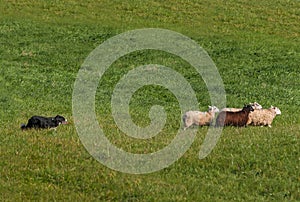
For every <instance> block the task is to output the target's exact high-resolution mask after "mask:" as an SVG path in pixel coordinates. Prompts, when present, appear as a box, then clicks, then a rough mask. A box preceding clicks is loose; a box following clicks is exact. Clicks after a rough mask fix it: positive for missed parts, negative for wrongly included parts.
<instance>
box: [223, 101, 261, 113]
mask: <svg viewBox="0 0 300 202" xmlns="http://www.w3.org/2000/svg"><path fill="white" fill-rule="evenodd" d="M249 105H251V106H252V108H253V109H254V110H255V109H262V106H261V105H260V104H258V103H257V102H253V103H249ZM241 110H242V108H223V109H222V110H221V111H222V112H223V111H226V112H238V111H241Z"/></svg>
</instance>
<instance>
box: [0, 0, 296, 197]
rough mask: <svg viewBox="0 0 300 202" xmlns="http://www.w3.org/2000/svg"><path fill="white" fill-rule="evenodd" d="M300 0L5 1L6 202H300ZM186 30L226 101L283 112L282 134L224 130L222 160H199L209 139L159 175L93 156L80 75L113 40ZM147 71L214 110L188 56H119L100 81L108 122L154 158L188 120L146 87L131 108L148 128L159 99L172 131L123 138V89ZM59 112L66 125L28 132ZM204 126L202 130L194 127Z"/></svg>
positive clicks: (1, 80) (102, 116) (170, 100)
mask: <svg viewBox="0 0 300 202" xmlns="http://www.w3.org/2000/svg"><path fill="white" fill-rule="evenodd" d="M299 6H300V3H299V1H281V0H280V1H272V2H271V1H265V0H264V1H254V2H253V1H243V0H241V1H226V2H223V1H218V0H216V1H200V2H198V1H181V0H178V1H163V2H160V1H148V2H144V1H64V2H59V1H47V2H45V1H37V2H36V1H34V2H33V1H29V0H23V1H5V2H1V4H0V9H1V12H0V13H1V14H0V43H1V48H0V55H1V60H0V67H1V68H0V92H1V96H0V108H1V110H0V117H1V119H0V125H1V126H0V127H1V128H0V130H1V131H0V133H1V135H0V137H1V161H0V165H1V178H0V191H1V197H2V198H1V199H2V200H4V201H20V200H101V201H102V200H105V201H223V200H230V201H232V200H237V201H269V200H275V201H299V200H300V194H299V193H300V186H299V184H300V175H299V162H300V159H299V157H300V155H299V138H300V133H299V131H300V115H299V113H298V110H299V107H300V89H299V86H300V81H299V75H300V68H299V64H300V55H299V53H300V50H299V44H300V41H299V34H300V30H299V20H300V19H299V18H300V16H299V14H300V13H299V9H298V8H299ZM146 27H159V28H166V29H171V30H174V31H178V32H181V33H183V34H185V35H187V36H189V37H191V38H192V39H193V40H195V41H196V42H197V43H199V45H201V46H202V47H203V48H204V49H205V50H206V51H207V52H208V53H209V55H210V56H211V58H212V59H213V60H214V62H215V63H216V66H217V67H218V69H219V72H220V74H221V76H222V79H223V81H224V85H225V89H226V95H227V104H228V106H234V107H239V106H242V105H243V104H244V103H247V102H252V101H257V102H259V103H260V104H262V105H263V106H264V107H269V106H270V105H276V106H278V107H279V108H280V109H281V111H282V115H281V116H278V117H276V118H275V120H274V123H273V127H272V128H261V127H248V128H233V127H228V128H225V129H224V131H223V134H222V136H221V138H220V140H219V142H218V144H217V146H216V147H215V148H214V150H213V151H212V153H211V154H210V155H209V156H208V157H207V158H205V159H203V160H199V159H198V152H199V149H200V146H201V143H202V142H203V139H204V137H205V134H206V132H207V128H206V127H203V128H199V130H198V132H197V137H196V139H195V142H194V143H193V145H192V147H191V148H190V149H189V150H188V151H187V152H186V153H185V154H184V156H183V157H182V158H181V159H179V160H178V161H177V162H176V163H174V164H173V165H171V166H170V167H168V168H165V169H163V170H161V171H159V172H155V173H151V174H146V175H129V174H125V173H120V172H117V171H113V170H111V169H109V168H107V167H105V166H104V165H102V164H100V163H98V162H97V161H96V160H95V159H93V158H92V157H91V156H90V155H89V153H88V152H87V151H86V150H85V148H84V147H83V145H82V144H81V142H80V140H79V138H78V135H77V133H76V130H75V127H74V123H73V120H72V91H73V84H74V81H75V79H76V74H77V72H78V70H79V68H80V66H81V64H82V63H83V61H84V59H85V58H86V57H87V56H88V54H89V53H90V52H91V51H92V50H93V49H94V48H95V47H97V46H98V45H99V44H101V43H102V42H103V41H105V40H106V39H108V38H110V37H112V36H115V35H116V34H118V33H122V32H124V31H126V30H131V29H135V28H146ZM142 64H161V65H165V66H168V67H172V68H173V69H175V70H176V71H178V72H179V73H180V74H182V75H183V76H184V77H185V78H186V79H187V80H188V82H189V83H190V84H191V85H192V87H193V89H194V90H195V92H196V94H197V99H198V101H199V109H200V110H202V111H204V110H206V109H207V105H209V104H210V100H209V97H208V92H207V89H206V86H205V84H204V82H203V81H202V79H201V77H199V76H198V75H197V74H196V72H195V71H194V70H193V67H191V66H190V65H189V64H187V63H186V62H185V61H182V60H181V59H180V58H178V57H175V56H172V55H170V54H166V53H163V52H160V51H140V52H135V53H131V54H129V55H126V56H124V57H123V58H120V59H119V60H118V61H116V62H115V63H114V64H113V65H112V67H110V68H109V69H108V70H107V71H106V72H105V74H104V75H103V77H102V80H101V81H100V83H99V87H98V90H97V95H96V111H97V118H98V121H99V124H100V125H101V126H102V127H103V128H104V131H105V132H106V135H107V136H108V138H109V139H110V140H111V141H112V142H113V143H115V144H116V145H117V146H119V147H121V148H123V149H125V150H127V151H131V152H135V153H148V152H153V151H157V150H159V149H161V148H162V147H164V146H165V145H167V144H169V142H170V141H171V140H172V138H173V137H174V136H175V134H176V131H177V130H178V127H179V123H180V121H181V117H180V111H179V107H178V103H177V101H176V98H175V97H174V96H173V95H172V94H171V93H170V92H168V91H167V90H166V89H163V88H158V87H155V86H148V87H145V88H143V89H140V91H138V92H137V93H136V94H135V95H134V96H133V99H132V101H131V112H132V117H133V120H134V121H135V122H136V123H137V124H139V125H141V126H145V125H147V124H149V121H150V120H149V117H148V111H149V109H150V107H151V106H152V105H153V104H160V105H163V106H165V109H166V111H167V113H168V119H167V124H166V127H165V128H164V130H163V131H162V132H161V133H160V134H159V135H158V136H157V137H155V138H153V139H150V140H141V141H139V140H135V139H133V138H129V137H127V136H126V135H125V134H123V133H122V132H121V131H119V130H118V129H117V127H116V125H115V123H114V121H113V118H112V116H111V108H110V99H111V95H112V92H113V89H114V86H115V84H116V83H117V82H118V80H119V79H120V78H121V77H122V76H123V75H124V74H126V73H127V72H128V71H129V70H131V69H133V68H134V67H136V66H139V65H142ZM34 114H39V115H46V116H50V115H56V114H61V115H64V116H66V117H67V118H68V119H69V120H70V124H69V125H66V126H61V127H59V128H58V129H57V130H38V131H35V130H30V131H25V132H22V131H20V129H19V127H20V124H21V123H24V122H26V120H27V119H28V118H29V117H30V116H32V115H34ZM194 129H196V128H194Z"/></svg>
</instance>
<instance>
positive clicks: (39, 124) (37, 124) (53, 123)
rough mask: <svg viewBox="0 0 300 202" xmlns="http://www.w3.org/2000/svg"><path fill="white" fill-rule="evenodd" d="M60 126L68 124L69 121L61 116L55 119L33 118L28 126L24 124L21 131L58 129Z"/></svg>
mask: <svg viewBox="0 0 300 202" xmlns="http://www.w3.org/2000/svg"><path fill="white" fill-rule="evenodd" d="M60 124H67V119H65V118H64V117H63V116H60V115H57V116H55V117H43V116H33V117H31V118H30V119H29V120H28V123H27V125H25V124H22V126H21V129H22V130H25V129H30V128H35V129H38V128H56V127H57V126H59V125H60Z"/></svg>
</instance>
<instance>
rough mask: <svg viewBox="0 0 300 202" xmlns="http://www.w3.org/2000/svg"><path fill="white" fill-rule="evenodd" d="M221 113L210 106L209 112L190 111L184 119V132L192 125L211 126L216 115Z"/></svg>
mask: <svg viewBox="0 0 300 202" xmlns="http://www.w3.org/2000/svg"><path fill="white" fill-rule="evenodd" d="M216 112H219V109H218V108H217V107H215V106H208V110H207V112H200V111H188V112H186V113H185V114H184V115H183V117H182V119H183V123H184V130H185V129H187V128H188V127H190V126H191V125H198V126H207V125H210V124H211V123H212V121H213V119H214V117H215V113H216Z"/></svg>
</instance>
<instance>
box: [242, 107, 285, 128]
mask: <svg viewBox="0 0 300 202" xmlns="http://www.w3.org/2000/svg"><path fill="white" fill-rule="evenodd" d="M280 114H281V111H280V109H279V108H278V107H273V106H271V108H269V109H259V110H254V111H253V112H252V113H250V114H249V117H248V121H247V125H254V126H269V127H272V125H271V124H272V121H273V119H274V118H275V116H276V115H280Z"/></svg>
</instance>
